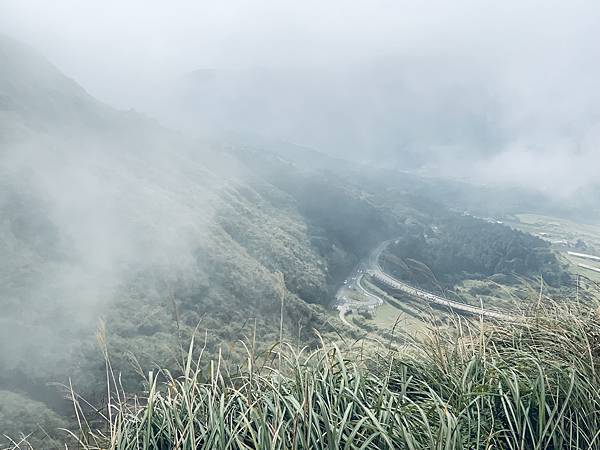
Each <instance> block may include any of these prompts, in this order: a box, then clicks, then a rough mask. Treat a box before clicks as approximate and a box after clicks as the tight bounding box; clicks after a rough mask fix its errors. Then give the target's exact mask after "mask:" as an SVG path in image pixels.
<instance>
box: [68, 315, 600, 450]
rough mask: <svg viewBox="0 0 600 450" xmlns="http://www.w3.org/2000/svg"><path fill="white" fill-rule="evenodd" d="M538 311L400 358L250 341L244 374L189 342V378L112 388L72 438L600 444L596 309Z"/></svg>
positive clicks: (131, 443)
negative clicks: (137, 391) (256, 345)
mask: <svg viewBox="0 0 600 450" xmlns="http://www.w3.org/2000/svg"><path fill="white" fill-rule="evenodd" d="M530 312H531V313H532V317H531V318H530V319H529V320H527V321H523V322H519V323H513V324H510V323H508V324H507V323H505V324H495V325H490V324H486V325H483V324H481V325H480V324H477V323H472V322H471V323H469V322H465V321H462V320H458V319H457V320H458V322H457V323H456V325H460V326H457V327H455V328H453V329H452V330H451V331H441V330H437V329H435V328H433V329H432V331H431V332H430V333H429V335H428V336H427V338H426V339H424V340H422V341H418V342H409V343H407V344H406V345H404V346H402V347H400V348H399V347H396V346H388V345H385V344H373V343H370V344H366V345H365V343H358V345H349V346H348V345H346V346H344V347H343V348H340V347H338V346H335V345H330V344H324V345H323V346H322V347H321V348H319V349H316V350H310V349H307V348H306V347H304V348H302V347H298V346H297V345H295V344H290V345H286V344H280V345H279V346H277V347H275V348H273V349H272V350H271V351H270V352H267V353H266V354H260V353H255V352H254V349H253V347H252V345H251V343H248V347H247V348H248V361H247V363H246V364H245V365H243V366H230V365H229V364H228V361H227V360H218V361H213V362H212V363H208V362H207V361H205V360H204V359H203V358H202V356H200V357H199V358H196V357H194V352H193V348H194V347H193V345H194V343H193V342H192V345H191V346H190V352H189V354H188V356H187V358H183V359H182V362H181V366H180V367H181V369H179V370H177V371H167V370H163V371H154V372H151V373H150V375H149V376H148V377H147V378H146V380H145V383H146V384H145V385H146V391H145V393H144V394H143V395H142V396H135V397H132V396H128V394H127V393H126V392H124V391H122V390H120V388H119V387H118V385H113V384H112V381H111V382H110V386H113V387H114V389H115V390H114V392H113V393H112V403H111V404H109V405H108V406H107V408H105V409H104V410H103V411H102V412H101V415H102V419H101V420H100V425H98V423H97V422H93V421H90V422H85V421H84V420H83V419H82V426H81V428H80V430H79V431H77V432H75V433H73V434H72V435H71V436H68V435H67V436H65V439H74V440H75V441H77V442H78V443H79V444H80V445H81V446H82V447H83V448H85V449H90V450H91V449H100V448H110V449H134V448H145V449H167V448H182V449H196V448H218V449H246V448H261V449H284V448H286V449H287V448H294V449H308V448H330V449H337V448H348V449H359V448H378V449H432V448H436V449H457V450H458V449H466V448H486V449H492V448H494V449H496V448H502V449H513V448H514V449H517V448H518V449H548V448H553V449H559V448H560V449H597V448H600V442H599V441H598V437H599V434H598V427H599V426H600V423H599V421H600V401H599V399H600V378H599V376H598V373H597V370H598V363H599V360H598V345H599V340H598V339H599V337H600V321H599V319H598V314H597V311H595V310H594V309H591V308H589V307H583V306H577V307H573V306H569V307H565V306H554V307H551V306H548V305H547V306H546V307H544V309H536V310H532V311H530ZM457 330H460V331H457ZM196 345H201V344H198V343H196ZM109 379H110V376H109ZM75 405H76V407H77V408H78V411H79V416H80V417H81V418H83V417H86V411H87V412H88V413H87V414H88V415H87V418H88V419H90V420H92V419H94V418H97V413H94V412H92V413H90V412H89V407H88V406H87V405H85V404H84V403H83V402H81V401H77V400H76V401H75Z"/></svg>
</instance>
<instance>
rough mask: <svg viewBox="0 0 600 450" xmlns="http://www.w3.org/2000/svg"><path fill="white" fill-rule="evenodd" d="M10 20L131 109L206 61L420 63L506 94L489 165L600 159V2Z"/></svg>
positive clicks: (155, 4) (252, 9) (122, 11)
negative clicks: (500, 136)
mask: <svg viewBox="0 0 600 450" xmlns="http://www.w3.org/2000/svg"><path fill="white" fill-rule="evenodd" d="M0 30H2V31H3V32H4V33H6V34H8V35H9V36H12V37H14V38H17V39H19V40H22V41H25V42H27V43H29V44H30V45H32V46H33V47H35V48H37V49H38V50H40V51H41V52H42V53H44V54H45V55H46V56H47V57H48V58H49V59H50V60H51V61H52V62H53V63H55V64H56V65H57V66H58V67H59V68H60V69H61V70H62V71H64V72H65V73H67V74H68V75H69V76H71V77H73V78H75V79H76V80H77V81H78V82H80V83H81V84H82V85H83V86H84V87H85V88H86V89H88V91H90V92H91V93H92V94H94V95H96V96H97V97H99V98H100V99H102V100H105V101H107V102H109V103H111V104H113V105H116V106H119V107H125V108H126V107H139V106H140V104H141V102H140V98H141V97H143V96H144V95H148V93H149V92H151V91H149V88H151V87H152V86H155V85H157V84H160V83H162V82H163V81H164V80H176V79H178V78H179V77H180V76H182V74H185V73H187V72H190V71H192V70H195V69H198V68H246V67H269V68H273V67H310V66H338V67H347V66H349V67H352V66H354V67H356V66H360V65H368V64H370V63H372V62H373V61H381V60H389V61H397V62H398V63H399V64H405V63H407V62H409V63H411V62H415V61H416V62H418V64H421V65H422V66H423V67H425V68H427V77H430V78H429V79H430V80H435V82H436V83H438V81H439V80H440V79H443V78H445V77H448V78H449V79H459V78H461V79H464V80H465V81H466V82H467V83H468V82H469V80H471V79H473V80H474V82H475V81H476V82H477V83H480V84H481V83H482V80H484V81H483V84H482V85H481V86H480V88H482V89H483V90H484V91H485V92H488V93H489V94H490V95H491V96H499V97H500V98H498V99H496V100H497V104H498V105H499V108H500V109H501V110H502V112H501V114H499V117H500V118H501V123H498V127H499V128H501V130H502V132H506V133H507V134H508V135H510V139H508V142H507V143H506V144H505V148H504V149H503V152H501V154H499V155H496V156H495V157H494V158H495V159H493V160H486V161H484V162H482V164H483V167H482V169H481V171H482V173H485V174H486V177H489V178H492V179H493V178H494V177H500V178H506V179H507V180H511V181H514V180H513V178H514V179H517V182H518V179H520V178H522V177H523V176H525V177H527V176H529V175H530V173H529V172H528V173H527V174H525V175H523V174H519V172H520V171H521V170H523V164H524V163H527V164H528V165H529V166H531V164H532V161H538V163H539V160H537V159H536V158H537V157H538V154H539V152H542V153H544V154H545V155H546V156H547V157H548V162H547V164H546V165H544V164H537V167H536V168H535V171H534V172H535V174H536V177H540V179H543V180H548V179H551V178H553V177H556V176H557V174H558V173H560V171H561V170H564V168H565V167H567V166H568V167H569V170H570V175H569V177H568V178H569V180H570V182H569V184H570V187H569V188H570V189H574V188H576V187H578V186H577V185H578V184H580V180H578V177H577V176H575V174H577V173H584V172H585V173H586V180H587V179H588V178H590V177H591V178H593V177H595V167H596V166H594V164H596V163H598V164H600V156H598V153H600V147H598V144H599V143H600V89H598V88H599V81H598V80H600V2H598V1H597V0H590V1H582V0H569V1H553V0H546V1H528V0H505V1H489V2H487V1H481V0H480V1H476V0H455V1H428V2H418V1H403V0H390V1H384V0H365V1H361V0H354V1H341V0H332V1H324V0H320V1H313V0H302V1H298V0H296V1H286V0H265V1H259V0H218V1H203V0H198V1H192V0H188V1H186V0H170V1H166V0H165V1H156V0H145V1H144V0H86V1H81V0H56V1H47V0H37V1H36V0H0ZM425 78H426V77H425ZM486 80H487V81H486ZM423 82H424V86H425V87H426V86H427V82H428V81H427V79H424V80H423ZM490 164H491V165H490ZM495 164H502V167H511V169H510V170H503V171H498V170H494V167H495V166H494V165H495ZM590 167H594V171H593V173H592V174H591V175H590V174H589V172H590V171H591V170H592V169H590ZM515 168H519V170H515ZM535 183H538V181H535Z"/></svg>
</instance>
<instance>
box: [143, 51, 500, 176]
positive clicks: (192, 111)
mask: <svg viewBox="0 0 600 450" xmlns="http://www.w3.org/2000/svg"><path fill="white" fill-rule="evenodd" d="M429 69H430V68H428V67H427V66H424V65H423V64H421V63H417V62H415V64H413V65H411V64H410V63H406V64H403V65H399V64H397V63H396V62H395V61H385V60H382V61H377V62H373V63H371V64H368V65H367V64H364V65H356V66H352V65H350V66H347V67H335V68H332V67H309V68H289V69H273V68H262V69H239V70H225V69H201V70H197V71H195V72H192V73H190V74H188V75H186V76H185V77H183V78H182V79H181V80H177V81H176V82H173V84H172V85H171V86H166V87H165V88H164V89H163V90H162V92H161V93H158V97H159V98H160V100H157V101H156V103H157V104H156V105H154V106H155V108H154V110H155V111H156V113H157V114H163V116H164V117H170V119H171V120H172V123H173V124H174V125H177V126H183V127H184V128H186V129H187V130H191V131H196V132H198V133H209V134H214V133H217V132H220V133H221V134H225V135H227V134H230V133H231V131H237V132H243V133H254V134H256V135H259V136H263V137H267V138H278V139H282V140H287V141H291V142H297V143H300V144H302V145H305V146H309V147H312V148H317V149H319V150H320V151H323V152H325V153H328V154H331V155H333V156H341V157H345V158H348V159H352V160H358V161H361V160H362V161H377V160H379V159H381V158H384V159H385V161H386V164H387V165H388V166H390V165H391V166H399V167H403V168H405V169H406V168H415V167H421V166H423V165H428V164H436V163H438V162H439V160H440V159H443V158H447V157H448V156H449V153H452V155H454V156H457V155H458V154H460V157H461V158H465V159H466V158H469V157H471V156H473V155H479V156H481V155H485V154H490V153H493V152H494V151H495V150H497V149H498V148H499V146H500V145H502V143H503V139H504V138H503V136H502V135H500V134H499V132H498V126H497V123H494V122H495V118H496V116H497V114H499V111H498V109H499V105H498V104H497V100H496V99H495V97H494V95H493V93H491V92H488V91H486V89H485V88H484V87H483V85H482V84H476V83H471V81H472V80H471V79H469V80H461V79H458V78H456V77H455V78H452V77H451V75H450V74H447V77H446V78H439V77H434V76H432V73H431V72H430V71H429ZM424 80H426V81H424ZM169 114H171V115H170V116H169Z"/></svg>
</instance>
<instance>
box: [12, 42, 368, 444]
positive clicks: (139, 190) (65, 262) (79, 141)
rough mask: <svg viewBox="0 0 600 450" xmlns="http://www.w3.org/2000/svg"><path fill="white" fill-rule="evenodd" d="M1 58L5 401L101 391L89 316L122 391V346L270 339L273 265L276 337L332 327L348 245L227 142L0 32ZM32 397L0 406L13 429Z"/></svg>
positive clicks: (166, 359) (49, 404)
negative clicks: (114, 92) (107, 93)
mask: <svg viewBox="0 0 600 450" xmlns="http://www.w3.org/2000/svg"><path fill="white" fill-rule="evenodd" d="M0 55H1V57H2V58H1V59H2V61H3V69H2V71H1V72H2V73H1V74H0V142H1V144H2V145H0V217H1V220H0V255H2V256H1V257H0V280H1V281H0V310H1V311H2V315H1V316H0V388H1V389H2V390H3V391H2V394H1V395H2V397H3V399H4V398H6V399H7V400H6V401H7V402H10V403H14V402H15V401H14V398H13V397H10V396H11V395H16V396H19V398H23V399H25V400H23V401H24V402H33V403H35V402H37V403H35V404H43V405H44V408H49V409H48V411H50V412H49V414H59V415H61V414H64V413H65V412H68V411H69V410H70V406H69V404H68V402H66V401H65V400H64V398H63V397H64V396H63V394H62V393H61V391H60V390H59V389H58V388H57V387H56V386H55V385H49V384H48V383H59V384H67V383H68V379H69V377H70V378H71V380H72V382H73V383H74V385H76V386H77V387H78V389H80V390H81V392H82V393H85V395H87V396H89V398H90V399H91V400H101V399H102V397H103V396H104V388H103V382H102V377H103V375H102V374H103V372H104V366H103V361H102V356H101V353H100V352H99V350H98V348H97V345H96V343H95V337H94V334H95V329H96V327H97V323H98V321H99V320H100V319H102V320H103V321H104V323H105V324H106V328H107V334H108V335H109V336H110V339H111V347H112V350H113V353H114V364H115V368H117V369H118V370H122V371H123V377H124V382H125V383H127V382H129V381H131V386H132V387H133V388H135V386H137V385H138V380H137V377H135V376H133V374H132V372H133V370H132V365H131V362H130V361H131V358H133V357H135V358H137V360H138V361H139V363H140V364H143V365H148V364H152V363H157V364H160V365H161V366H169V365H171V364H173V363H174V361H175V360H176V359H177V358H178V357H179V355H180V343H181V342H184V341H186V340H187V339H188V338H189V336H190V335H191V333H192V332H193V330H194V329H195V328H196V327H197V326H198V327H200V329H202V330H206V331H207V333H208V336H209V337H208V342H207V349H208V351H209V352H210V353H211V354H214V352H217V351H218V349H222V350H223V351H224V352H227V351H228V348H230V347H231V344H232V343H234V342H236V341H237V340H238V339H240V338H242V337H243V336H244V335H247V334H248V333H250V330H254V331H252V332H256V339H257V341H259V342H261V343H267V342H272V340H273V338H274V337H277V336H279V329H280V316H279V312H280V302H281V298H280V297H281V296H280V292H281V286H280V284H279V282H278V281H277V280H278V278H277V276H276V275H275V273H276V272H277V273H278V272H281V273H282V274H283V277H284V278H283V279H284V283H285V286H284V288H283V292H284V299H285V303H286V309H285V316H284V330H285V335H286V336H289V337H293V338H295V339H301V340H302V341H303V342H307V343H310V342H317V337H316V335H315V332H314V330H315V329H318V330H320V331H321V332H322V333H328V332H334V326H333V325H331V323H330V322H331V320H332V319H331V318H330V317H328V316H327V315H326V314H325V309H323V308H322V307H321V306H319V305H323V304H326V303H327V302H329V297H328V294H329V289H330V286H331V285H334V284H335V282H336V280H335V279H334V278H335V274H336V273H341V272H343V271H344V268H345V267H347V266H351V265H352V264H353V262H354V261H356V259H357V257H358V256H357V255H355V254H353V249H352V248H345V247H344V246H343V245H342V243H341V241H339V240H334V239H330V236H328V235H327V234H325V232H324V231H323V230H322V229H321V228H319V227H316V226H315V225H314V224H313V223H312V221H311V219H310V218H309V217H308V216H307V215H306V214H305V212H304V211H302V210H301V208H299V207H298V204H297V202H296V201H295V200H294V198H293V197H291V196H290V194H289V193H287V192H285V191H283V190H281V189H279V188H278V187H277V186H275V185H273V184H272V183H270V181H269V180H268V179H265V178H264V177H263V176H262V175H261V174H259V173H257V172H256V171H254V170H253V169H252V168H250V167H248V166H246V165H245V164H243V163H242V162H241V161H240V160H239V159H238V158H237V157H236V156H235V155H234V154H232V153H231V152H230V151H227V150H224V149H223V148H218V147H215V146H211V145H209V144H207V143H204V142H198V141H193V140H189V139H187V138H185V137H182V136H180V135H178V134H177V133H173V132H171V131H169V130H166V129H163V128H161V127H160V126H158V125H157V124H156V123H155V122H154V121H152V120H150V119H147V118H145V117H143V116H141V115H139V114H136V113H134V112H120V111H115V110H113V109H111V108H110V107H108V106H106V105H103V104H101V103H100V102H98V101H97V100H95V99H93V98H92V97H90V96H89V95H88V94H87V93H86V92H85V91H84V90H83V89H82V88H81V87H79V86H78V85H77V84H76V83H75V82H73V81H72V80H69V79H67V78H66V77H64V76H63V75H62V74H60V72H59V71H58V70H57V69H55V68H54V67H53V66H52V65H50V64H49V63H48V62H46V61H45V60H44V59H43V58H42V57H41V56H39V55H37V54H35V52H33V51H32V50H31V49H28V48H26V47H24V46H22V45H21V44H18V43H15V42H12V41H10V40H8V39H6V38H2V39H0ZM340 268H341V269H340ZM332 274H333V275H332ZM338 276H340V275H338ZM333 321H334V322H335V319H333ZM231 348H232V350H231V352H230V353H231V355H230V357H231V358H234V359H235V358H243V357H244V356H243V355H242V354H241V353H240V352H239V351H238V350H235V349H233V347H231ZM31 409H32V408H25V409H23V410H19V411H15V412H14V414H15V415H16V416H14V417H11V416H10V414H11V411H7V412H6V414H2V415H0V419H1V420H2V421H3V422H4V421H6V423H14V421H20V422H21V423H22V424H24V425H25V427H24V428H25V430H24V431H26V429H27V428H28V424H33V423H35V422H36V421H37V419H35V416H32V418H31V421H30V420H28V418H27V414H28V411H30V410H31ZM0 429H4V424H3V423H0ZM11 429H12V428H11ZM0 434H1V433H0Z"/></svg>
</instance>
